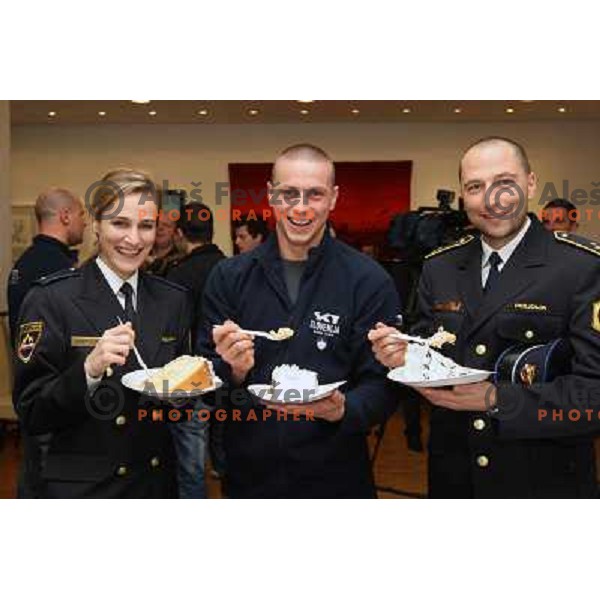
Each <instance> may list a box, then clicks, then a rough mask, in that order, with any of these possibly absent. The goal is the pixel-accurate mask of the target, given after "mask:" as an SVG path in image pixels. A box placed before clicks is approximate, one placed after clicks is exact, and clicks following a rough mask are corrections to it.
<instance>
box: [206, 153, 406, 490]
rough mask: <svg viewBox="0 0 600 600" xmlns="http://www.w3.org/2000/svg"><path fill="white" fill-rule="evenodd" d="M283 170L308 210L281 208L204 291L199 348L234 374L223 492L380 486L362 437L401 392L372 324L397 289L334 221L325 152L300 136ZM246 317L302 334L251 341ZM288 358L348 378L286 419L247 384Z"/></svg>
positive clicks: (391, 309)
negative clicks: (337, 233) (270, 229)
mask: <svg viewBox="0 0 600 600" xmlns="http://www.w3.org/2000/svg"><path fill="white" fill-rule="evenodd" d="M275 169H276V172H277V174H276V175H274V176H273V179H274V180H275V178H276V177H277V181H279V182H280V183H279V187H281V188H282V189H283V190H284V192H286V194H287V195H286V196H285V197H290V195H291V194H292V193H302V194H304V193H306V194H307V197H308V200H307V203H306V205H305V208H306V207H308V208H306V211H305V212H306V213H307V214H299V213H298V210H296V212H293V211H291V210H288V208H289V207H285V208H284V210H283V212H282V214H281V216H280V218H278V221H277V228H276V235H274V236H271V237H270V239H269V241H267V242H266V243H265V244H263V245H261V246H260V247H258V248H256V249H255V250H253V251H252V252H249V253H246V254H242V255H239V256H237V257H234V258H232V259H229V260H225V261H221V263H219V264H218V265H217V266H216V267H215V268H214V270H213V271H212V273H211V276H210V278H209V281H208V282H207V286H206V289H205V295H204V306H203V310H204V316H205V318H206V322H205V324H204V327H203V330H202V332H201V335H200V342H199V347H198V349H197V350H198V352H199V353H202V354H203V355H204V356H208V357H209V358H211V359H212V360H213V363H214V365H215V369H216V371H217V374H218V375H219V376H220V377H221V378H222V379H223V380H224V381H225V382H226V386H225V387H224V388H222V389H221V390H219V392H220V393H217V395H216V402H217V405H218V407H219V408H227V410H228V416H227V420H226V430H225V453H226V463H227V464H226V466H227V482H226V483H227V485H226V491H227V494H228V495H229V496H231V497H246V498H365V497H367V498H368V497H375V488H374V484H373V478H372V473H371V469H370V464H369V456H368V451H367V443H366V436H367V434H368V432H369V430H370V428H371V427H373V426H374V425H376V424H377V423H382V422H384V421H385V420H386V419H387V418H388V417H389V416H390V415H391V414H392V412H393V411H394V410H395V408H396V400H395V397H394V393H393V387H391V386H390V385H389V382H388V380H387V379H386V377H385V374H386V370H385V369H384V368H382V366H381V365H379V363H377V361H376V360H375V358H374V356H373V354H372V351H371V347H370V343H369V341H368V339H367V332H368V331H369V329H370V328H371V327H373V326H374V325H375V324H376V323H377V322H379V321H390V320H391V319H393V317H394V316H395V315H396V314H397V313H398V310H399V301H398V297H397V294H396V290H395V287H394V284H393V282H392V281H391V279H390V278H389V276H388V275H387V274H386V272H385V271H384V270H383V269H382V268H381V267H379V265H377V263H375V262H374V261H372V260H371V259H370V258H368V257H367V256H365V255H362V254H361V253H359V252H357V251H356V250H353V249H352V248H350V247H349V246H346V245H345V244H343V243H341V242H339V241H337V240H335V239H333V238H332V237H331V236H330V235H329V233H328V232H327V216H328V215H329V212H330V211H331V210H332V209H333V206H335V199H336V197H337V188H336V187H335V186H333V164H332V163H331V161H330V159H329V158H328V157H327V155H325V154H324V153H323V152H322V151H321V150H320V149H317V148H314V147H312V146H306V145H302V146H295V147H292V148H290V149H288V150H286V151H284V152H283V153H282V154H281V155H280V157H279V158H278V159H277V162H276V163H275ZM273 190H274V186H271V188H270V193H271V203H272V205H273V204H274V202H273V194H274V191H273ZM290 190H291V191H290ZM303 210H304V209H300V213H302V211H303ZM291 215H294V216H291ZM291 259H295V260H291ZM294 263H295V264H294ZM294 272H295V273H296V275H294ZM294 282H295V283H294ZM215 325H217V326H218V327H216V328H214V330H213V326H215ZM240 327H241V328H244V329H253V330H263V331H269V330H271V329H277V328H279V327H290V328H292V329H293V330H294V332H295V334H294V336H293V337H292V338H290V339H288V340H286V341H283V342H272V341H269V340H266V339H262V338H257V339H256V340H253V339H252V338H251V337H250V336H248V335H246V334H242V333H240V332H239V328H240ZM281 364H296V365H298V366H299V367H301V368H305V369H310V370H312V371H315V372H317V373H318V376H319V383H320V384H325V383H331V382H335V381H340V380H347V383H346V384H345V385H344V386H343V387H342V388H341V391H336V392H334V393H333V394H331V395H330V396H328V397H327V398H325V399H322V400H319V401H317V402H314V403H312V404H310V405H307V408H308V409H310V410H311V411H312V413H310V414H306V415H304V417H303V418H301V419H299V420H294V418H292V416H291V414H287V415H285V416H286V417H287V418H285V419H284V418H282V415H281V414H277V411H275V410H270V409H269V408H265V407H264V405H262V404H261V403H260V400H259V399H258V398H256V397H255V396H252V395H251V394H249V393H248V392H247V391H246V388H247V386H248V385H250V384H253V383H270V381H271V372H272V370H273V369H274V368H275V367H276V366H278V365H281ZM214 414H215V413H213V417H214ZM234 415H235V417H234Z"/></svg>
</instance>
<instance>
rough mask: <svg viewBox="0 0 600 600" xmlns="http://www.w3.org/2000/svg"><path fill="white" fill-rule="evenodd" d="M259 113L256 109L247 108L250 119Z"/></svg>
mask: <svg viewBox="0 0 600 600" xmlns="http://www.w3.org/2000/svg"><path fill="white" fill-rule="evenodd" d="M259 112H260V111H259V110H258V108H249V109H248V114H249V115H250V116H251V117H255V116H256V115H257V114H258V113H259Z"/></svg>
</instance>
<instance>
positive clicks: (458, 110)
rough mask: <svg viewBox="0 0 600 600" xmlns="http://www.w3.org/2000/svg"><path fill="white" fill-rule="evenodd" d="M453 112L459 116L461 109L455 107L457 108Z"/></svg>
mask: <svg viewBox="0 0 600 600" xmlns="http://www.w3.org/2000/svg"><path fill="white" fill-rule="evenodd" d="M454 112H455V113H456V114H457V115H458V114H460V113H461V112H462V108H460V106H457V107H456V108H455V109H454Z"/></svg>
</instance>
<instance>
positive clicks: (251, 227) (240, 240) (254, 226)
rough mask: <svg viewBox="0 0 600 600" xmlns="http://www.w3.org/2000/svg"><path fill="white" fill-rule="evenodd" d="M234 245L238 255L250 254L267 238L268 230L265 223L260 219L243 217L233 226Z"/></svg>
mask: <svg viewBox="0 0 600 600" xmlns="http://www.w3.org/2000/svg"><path fill="white" fill-rule="evenodd" d="M234 227H235V245H236V248H237V249H238V251H239V252H240V253H243V252H250V250H254V248H258V246H260V245H261V244H262V243H263V242H264V241H265V240H266V239H267V237H268V235H269V228H268V227H267V223H266V221H264V220H263V219H260V218H256V219H248V218H247V217H243V218H242V219H240V220H239V221H237V222H236V223H235V224H234Z"/></svg>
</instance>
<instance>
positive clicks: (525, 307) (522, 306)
mask: <svg viewBox="0 0 600 600" xmlns="http://www.w3.org/2000/svg"><path fill="white" fill-rule="evenodd" d="M513 309H514V310H517V311H526V312H547V311H548V307H547V306H546V305H545V304H536V303H535V302H516V303H515V304H513Z"/></svg>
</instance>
